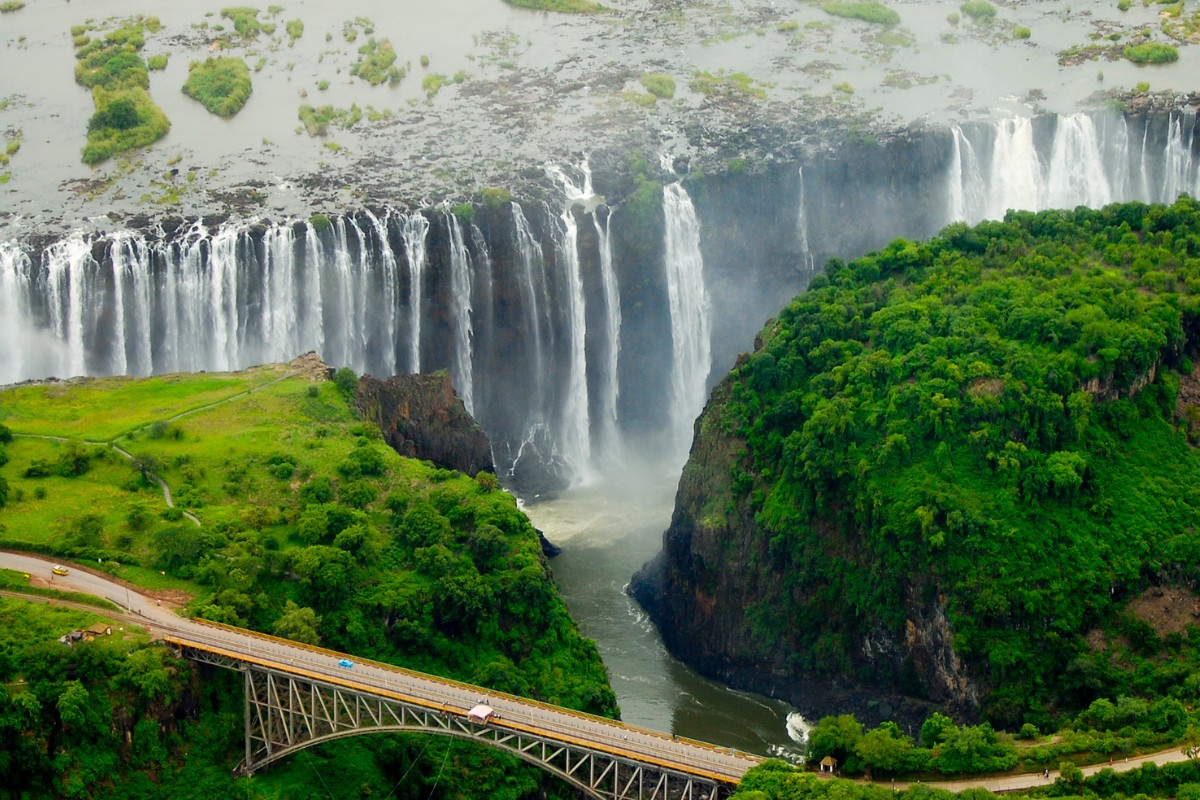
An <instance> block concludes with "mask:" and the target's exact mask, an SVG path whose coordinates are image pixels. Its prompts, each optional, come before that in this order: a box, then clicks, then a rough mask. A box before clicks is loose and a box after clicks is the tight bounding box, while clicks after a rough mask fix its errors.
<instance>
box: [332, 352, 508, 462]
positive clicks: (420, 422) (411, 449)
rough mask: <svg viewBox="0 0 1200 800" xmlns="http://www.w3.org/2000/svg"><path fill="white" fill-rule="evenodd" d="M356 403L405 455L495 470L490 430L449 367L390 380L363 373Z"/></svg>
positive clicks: (385, 436)
mask: <svg viewBox="0 0 1200 800" xmlns="http://www.w3.org/2000/svg"><path fill="white" fill-rule="evenodd" d="M354 403H355V405H356V406H357V408H358V410H359V411H360V412H361V413H362V415H363V417H365V418H366V419H368V420H371V421H372V422H374V423H375V424H376V425H378V426H379V429H380V430H381V431H383V438H384V439H385V440H386V441H387V443H388V444H389V445H391V446H392V449H394V450H395V451H396V452H397V453H399V454H400V455H402V456H409V457H411V458H419V459H423V460H429V461H432V462H433V463H434V464H437V465H438V466H440V467H445V468H446V469H456V470H458V471H459V472H465V473H466V474H468V475H475V474H476V473H479V472H493V471H494V470H495V467H494V466H493V465H492V449H491V445H490V444H489V443H488V438H487V434H485V433H484V432H483V428H481V427H479V424H478V423H477V422H475V420H474V419H472V418H471V415H470V414H469V413H467V409H466V408H465V407H464V406H463V404H462V400H460V399H459V398H458V395H456V394H455V393H454V386H453V385H452V384H451V381H450V376H449V375H448V374H447V373H445V372H436V373H434V374H432V375H395V376H393V377H391V378H387V379H386V380H381V379H379V378H373V377H371V376H370V375H364V376H362V378H360V379H359V382H358V390H357V392H356V393H355V397H354Z"/></svg>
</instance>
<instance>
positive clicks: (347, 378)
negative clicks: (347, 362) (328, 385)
mask: <svg viewBox="0 0 1200 800" xmlns="http://www.w3.org/2000/svg"><path fill="white" fill-rule="evenodd" d="M333 383H334V385H335V386H337V388H338V389H339V390H340V391H341V393H342V394H344V395H346V396H347V397H352V396H353V395H354V392H355V390H356V389H358V375H356V374H355V372H354V370H352V369H350V368H349V367H341V368H340V369H338V371H337V372H335V373H333Z"/></svg>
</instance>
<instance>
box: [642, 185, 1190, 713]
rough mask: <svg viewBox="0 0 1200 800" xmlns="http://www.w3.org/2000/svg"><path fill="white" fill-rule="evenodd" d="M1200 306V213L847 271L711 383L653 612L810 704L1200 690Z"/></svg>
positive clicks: (950, 235)
mask: <svg viewBox="0 0 1200 800" xmlns="http://www.w3.org/2000/svg"><path fill="white" fill-rule="evenodd" d="M1198 289H1200V206H1198V205H1197V203H1196V202H1195V201H1194V200H1191V199H1188V198H1184V199H1181V200H1180V201H1178V202H1177V203H1176V204H1175V205H1173V206H1170V207H1150V206H1145V205H1141V204H1129V205H1117V206H1110V207H1108V208H1105V209H1103V210H1099V211H1089V210H1084V209H1079V210H1077V211H1075V212H1045V213H1040V214H1029V213H1010V214H1009V215H1008V217H1007V218H1006V219H1005V220H1004V221H1003V222H992V223H984V224H982V225H979V226H978V227H975V228H968V227H966V226H964V225H954V226H951V227H949V228H947V229H946V230H945V231H943V232H942V234H941V235H940V236H939V237H938V238H936V239H933V240H931V241H929V242H927V243H923V244H915V243H912V242H907V241H897V242H894V243H893V244H891V245H889V246H888V247H887V248H885V249H884V250H882V251H881V252H878V253H875V254H873V255H870V256H867V257H865V258H863V259H860V260H858V261H856V262H854V263H852V264H849V265H846V264H842V263H838V262H833V263H830V264H829V265H828V267H827V269H826V274H825V275H824V276H822V277H818V278H816V279H815V280H814V281H813V283H812V285H811V287H810V290H809V291H808V292H806V293H805V294H803V295H800V296H799V297H797V298H796V299H795V300H793V301H792V303H791V304H790V305H789V306H788V307H787V308H786V309H785V310H784V311H783V312H782V313H781V314H780V315H779V316H778V318H777V319H775V320H773V321H772V322H770V323H769V324H768V325H767V327H766V328H765V329H764V330H763V332H762V333H761V335H760V337H759V340H758V341H757V342H756V347H755V351H754V352H753V353H752V354H750V355H748V356H745V357H743V358H741V359H740V360H739V363H738V366H737V368H736V369H735V370H734V371H733V372H732V373H731V374H730V376H729V377H728V378H727V379H726V380H725V381H724V382H723V383H722V384H720V385H719V386H718V387H717V389H716V390H715V391H714V393H713V396H712V399H711V400H710V403H709V405H708V407H707V408H706V410H705V412H704V414H703V415H702V416H701V418H700V420H699V421H698V423H697V428H696V430H697V439H696V441H695V443H694V446H693V450H692V454H691V458H690V460H689V463H688V465H687V467H686V468H685V470H684V473H683V477H682V479H681V482H680V487H679V493H678V497H677V503H676V508H675V512H674V515H673V518H672V522H671V526H670V528H669V530H668V531H667V532H666V534H665V535H664V548H663V552H662V554H661V555H660V556H659V557H658V559H657V560H656V561H655V562H652V563H651V564H649V565H647V567H646V568H645V569H644V570H643V571H642V573H640V574H639V576H638V577H637V579H635V582H634V587H633V590H634V592H635V594H636V595H637V596H638V597H639V598H640V599H641V600H642V602H643V603H644V604H645V605H646V606H647V607H648V608H649V609H650V611H651V613H652V614H653V616H654V617H655V619H656V620H657V622H658V624H659V626H660V628H661V629H662V630H663V633H664V636H665V637H666V639H667V640H668V643H669V645H670V646H671V648H672V649H673V650H674V651H676V652H677V653H679V654H680V655H681V656H683V657H684V658H685V659H687V660H690V661H692V662H693V663H695V664H697V665H698V666H700V667H701V668H703V669H705V670H706V671H709V672H714V673H719V674H723V675H726V676H738V675H741V676H745V675H748V674H752V673H757V674H759V675H760V676H762V678H761V680H760V681H759V686H760V687H763V688H770V689H773V690H774V691H776V692H778V693H781V694H785V695H788V696H790V697H791V698H792V699H794V700H796V701H797V702H799V703H800V704H801V706H802V707H807V708H810V709H813V708H816V709H817V710H822V711H824V710H829V709H828V707H827V706H826V707H825V708H822V702H821V699H820V698H819V697H816V696H815V692H814V691H813V690H812V689H811V687H812V686H814V685H822V686H829V685H832V684H834V683H837V682H842V683H848V684H850V685H852V686H855V687H859V688H863V687H871V690H870V693H868V696H870V694H875V693H877V692H880V691H888V690H893V691H898V692H900V693H902V694H904V695H906V696H908V697H916V698H924V699H928V700H930V701H933V702H934V703H936V704H938V705H941V706H943V707H947V708H951V709H954V710H957V711H958V712H960V713H962V714H963V715H965V716H976V715H982V716H984V717H986V718H988V719H990V720H991V721H992V722H994V723H997V724H999V725H1003V726H1006V727H1008V726H1016V725H1018V724H1020V723H1021V722H1023V721H1031V722H1034V723H1035V724H1038V725H1041V726H1043V729H1045V728H1049V727H1053V725H1052V723H1053V718H1054V717H1055V715H1056V713H1057V712H1059V711H1065V710H1073V709H1079V708H1082V707H1085V706H1087V705H1088V704H1089V703H1090V702H1091V701H1092V700H1094V699H1095V698H1097V697H1100V696H1108V697H1113V698H1116V697H1117V696H1119V695H1152V696H1159V695H1171V696H1175V697H1178V698H1180V699H1181V700H1183V701H1184V702H1185V703H1187V702H1193V701H1195V700H1196V699H1200V683H1197V681H1196V680H1195V677H1194V675H1195V673H1194V669H1195V667H1196V665H1197V664H1200V637H1197V636H1196V635H1195V634H1196V627H1195V622H1196V614H1197V613H1200V605H1198V604H1197V597H1196V595H1195V593H1194V591H1193V587H1194V586H1195V582H1196V580H1197V578H1200V558H1198V556H1200V537H1197V535H1196V532H1195V527H1194V526H1195V524H1196V520H1197V519H1198V512H1200V489H1198V488H1197V487H1198V486H1200V456H1198V455H1197V452H1196V450H1195V448H1194V446H1193V445H1194V443H1195V442H1196V440H1197V433H1200V428H1198V423H1200V380H1198V377H1200V376H1197V375H1196V374H1194V372H1193V363H1192V359H1193V358H1194V349H1193V348H1194V347H1195V344H1196V334H1197V322H1198V320H1200V293H1198ZM1189 676H1191V677H1189ZM821 679H823V680H821ZM768 682H770V683H769V684H768ZM806 689H807V691H806ZM875 696H881V695H879V694H875ZM874 712H875V713H874V714H871V713H870V710H869V709H868V710H867V713H866V714H865V716H868V717H869V716H873V715H874V716H877V717H878V716H882V715H885V714H886V713H887V710H886V709H880V708H878V707H877V708H875V709H874Z"/></svg>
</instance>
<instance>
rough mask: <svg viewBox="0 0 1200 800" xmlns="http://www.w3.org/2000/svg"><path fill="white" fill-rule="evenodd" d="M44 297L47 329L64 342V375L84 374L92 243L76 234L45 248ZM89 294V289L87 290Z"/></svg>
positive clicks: (92, 269) (94, 263) (91, 273)
mask: <svg viewBox="0 0 1200 800" xmlns="http://www.w3.org/2000/svg"><path fill="white" fill-rule="evenodd" d="M46 260H47V271H46V273H45V280H46V285H45V287H44V289H45V293H46V297H47V299H48V300H49V301H50V331H51V333H52V334H53V335H54V337H55V338H56V339H58V340H59V341H60V342H63V343H64V344H65V345H66V350H65V352H64V354H63V355H64V359H63V361H62V362H61V363H60V366H59V369H60V370H62V374H63V376H64V377H73V376H75V375H83V374H84V373H85V372H86V371H87V363H86V360H85V354H84V342H83V336H84V328H85V322H84V315H85V313H86V312H87V311H88V309H89V307H90V304H88V303H86V302H85V301H86V299H87V298H86V297H85V292H84V287H85V286H89V288H90V284H91V283H92V282H91V281H90V280H89V278H90V277H91V276H92V275H93V274H94V272H95V268H96V262H95V261H93V260H92V244H91V242H90V241H87V240H85V239H84V238H83V237H82V236H79V235H78V234H75V235H72V236H71V237H69V238H67V239H64V240H63V241H61V242H55V243H54V244H52V245H50V247H48V248H47V250H46ZM89 294H90V293H89Z"/></svg>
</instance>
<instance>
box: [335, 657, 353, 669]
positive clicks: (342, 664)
mask: <svg viewBox="0 0 1200 800" xmlns="http://www.w3.org/2000/svg"><path fill="white" fill-rule="evenodd" d="M338 666H339V667H345V668H346V669H350V668H351V667H353V666H354V662H353V661H351V660H350V659H348V658H343V659H339V660H338Z"/></svg>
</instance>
